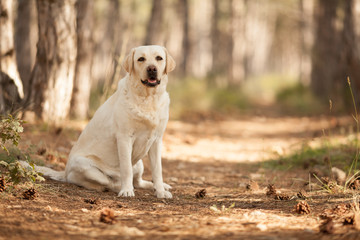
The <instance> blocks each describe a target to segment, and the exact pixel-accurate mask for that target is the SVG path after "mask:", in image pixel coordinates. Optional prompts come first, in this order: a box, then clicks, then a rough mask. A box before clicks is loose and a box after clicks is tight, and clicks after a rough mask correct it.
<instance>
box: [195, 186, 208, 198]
mask: <svg viewBox="0 0 360 240" xmlns="http://www.w3.org/2000/svg"><path fill="white" fill-rule="evenodd" d="M205 196H206V189H205V188H204V189H201V190H199V191H198V192H197V193H195V197H196V198H204V197H205Z"/></svg>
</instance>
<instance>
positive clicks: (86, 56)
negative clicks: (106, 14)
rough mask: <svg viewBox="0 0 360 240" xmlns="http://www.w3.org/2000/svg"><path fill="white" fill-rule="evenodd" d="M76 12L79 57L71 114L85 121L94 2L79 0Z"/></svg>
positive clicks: (88, 96)
mask: <svg viewBox="0 0 360 240" xmlns="http://www.w3.org/2000/svg"><path fill="white" fill-rule="evenodd" d="M76 10H77V18H76V23H77V24H76V33H77V57H76V68H75V79H74V88H73V93H72V99H71V109H70V114H71V116H72V117H75V118H76V119H82V120H84V119H86V118H87V116H88V110H89V100H90V88H91V65H92V59H93V50H94V49H93V39H92V33H93V25H94V24H93V19H94V16H93V10H94V2H93V1H88V0H77V3H76Z"/></svg>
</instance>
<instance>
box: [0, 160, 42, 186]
mask: <svg viewBox="0 0 360 240" xmlns="http://www.w3.org/2000/svg"><path fill="white" fill-rule="evenodd" d="M0 165H2V166H3V167H5V168H6V169H7V174H6V177H5V179H6V180H7V181H11V182H12V183H14V184H18V183H20V182H21V181H22V180H25V181H27V180H31V181H32V182H36V181H40V182H41V181H44V180H45V179H44V178H43V177H42V176H40V175H39V174H38V173H37V172H36V171H35V167H34V165H33V164H30V166H31V169H28V168H24V167H22V166H21V164H20V162H18V161H16V162H12V163H7V162H5V161H0Z"/></svg>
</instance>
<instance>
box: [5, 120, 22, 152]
mask: <svg viewBox="0 0 360 240" xmlns="http://www.w3.org/2000/svg"><path fill="white" fill-rule="evenodd" d="M23 122H24V121H22V120H20V119H18V118H14V117H13V116H12V115H10V114H9V115H8V116H7V117H6V118H2V119H1V122H0V137H1V142H0V147H1V148H2V149H4V150H5V151H6V152H7V153H8V154H9V151H8V149H7V148H6V146H5V143H6V142H8V141H10V142H11V143H12V144H13V145H15V146H17V145H18V144H19V140H20V133H22V132H23V131H24V128H23V127H22V124H23Z"/></svg>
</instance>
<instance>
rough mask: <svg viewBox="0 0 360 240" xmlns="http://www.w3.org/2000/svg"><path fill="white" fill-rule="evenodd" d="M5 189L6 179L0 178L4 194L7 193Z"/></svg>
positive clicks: (0, 189)
mask: <svg viewBox="0 0 360 240" xmlns="http://www.w3.org/2000/svg"><path fill="white" fill-rule="evenodd" d="M5 188H6V181H5V178H3V177H2V178H0V192H3V191H5Z"/></svg>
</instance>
